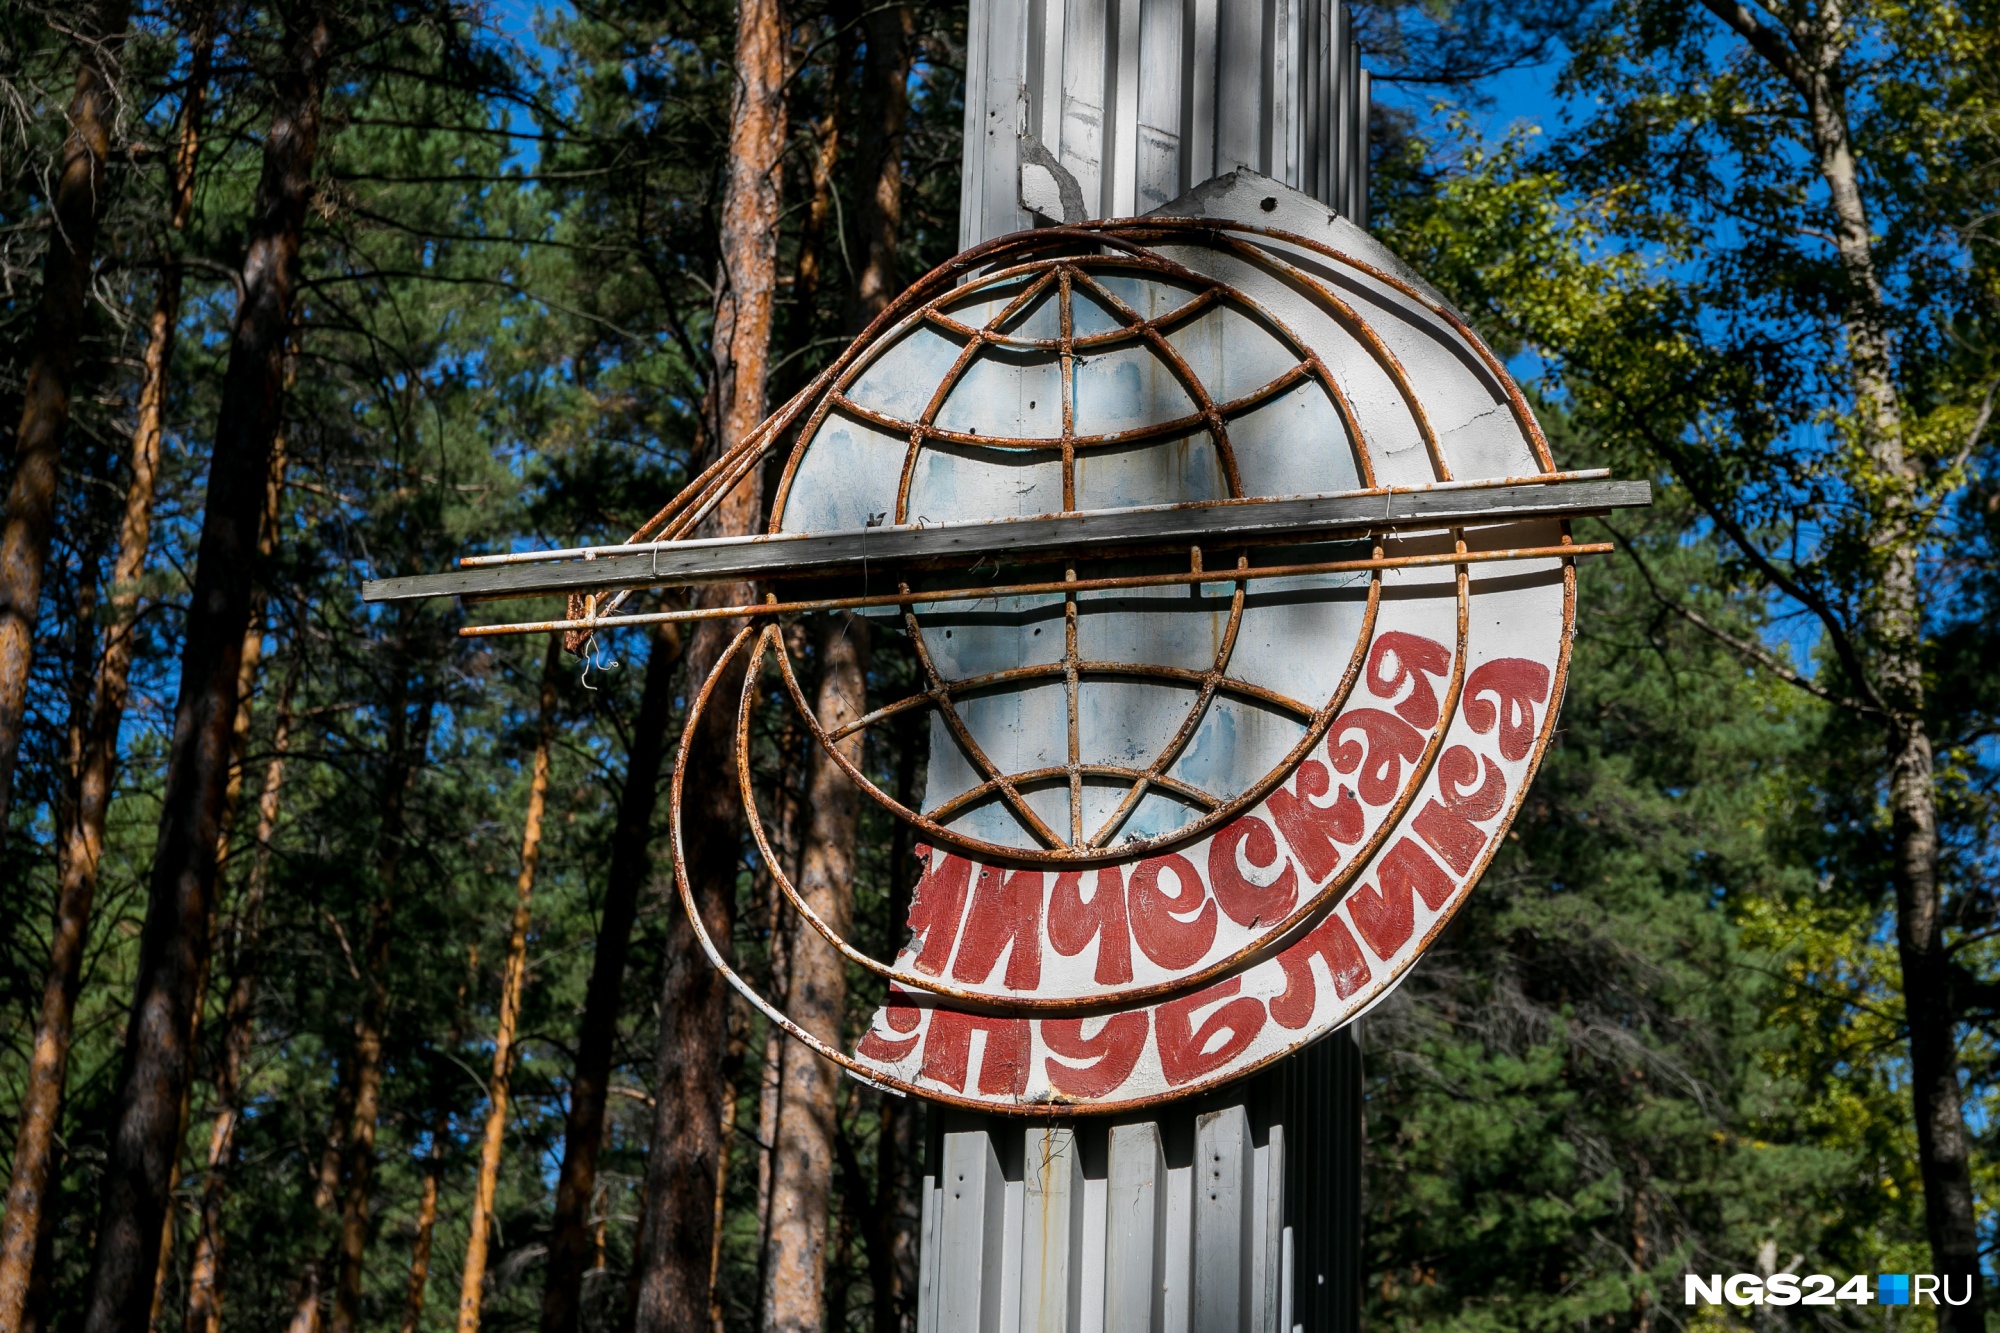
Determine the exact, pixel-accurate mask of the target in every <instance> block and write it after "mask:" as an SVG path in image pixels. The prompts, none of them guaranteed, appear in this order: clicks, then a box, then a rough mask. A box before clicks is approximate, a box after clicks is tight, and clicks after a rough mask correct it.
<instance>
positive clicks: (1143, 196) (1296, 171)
mask: <svg viewBox="0 0 2000 1333" xmlns="http://www.w3.org/2000/svg"><path fill="white" fill-rule="evenodd" d="M970 23H971V26H970V30H969V42H968V45H967V50H966V94H965V167H964V177H963V185H962V190H963V194H962V197H961V202H960V209H959V219H960V220H959V246H960V248H961V249H967V248H970V247H971V246H973V245H976V244H978V243H979V242H981V241H985V240H990V239H992V238H993V237H995V236H1004V235H1006V234H1008V233H1009V232H1015V231H1024V230H1026V229H1028V228H1030V227H1032V226H1034V225H1036V222H1037V219H1038V218H1039V219H1043V220H1048V221H1056V222H1081V221H1084V220H1087V219H1094V218H1111V217H1131V216H1134V215H1136V214H1141V213H1146V212H1150V211H1151V210H1153V209H1155V208H1158V207H1160V206H1161V205H1163V204H1165V203H1167V202H1168V201H1170V200H1172V199H1174V198H1177V197H1178V196H1180V195H1182V194H1185V193H1186V192H1187V191H1188V190H1190V189H1193V188H1194V187H1195V186H1197V185H1200V184H1202V183H1203V182H1205V181H1208V180H1212V179H1214V178H1215V177H1217V176H1223V175H1227V174H1228V173H1229V172H1231V171H1235V170H1237V169H1239V168H1248V169H1249V170H1251V171H1255V172H1258V173H1260V174H1262V175H1265V176H1269V177H1271V178H1272V179H1274V180H1277V181H1281V182H1283V183H1284V184H1286V185H1290V186H1292V187H1293V188H1294V189H1298V190H1301V191H1303V192H1305V193H1306V194H1309V195H1311V196H1313V197H1314V198H1316V199H1319V200H1320V201H1321V202H1323V203H1325V204H1327V205H1328V206H1330V207H1332V208H1334V209H1336V210H1337V211H1339V212H1340V213H1342V214H1343V215H1344V216H1347V217H1349V218H1354V219H1356V220H1359V219H1360V218H1361V216H1362V214H1363V213H1364V212H1365V209H1366V201H1365V194H1366V190H1367V170H1368V166H1367V134H1366V128H1365V127H1366V125H1367V101H1366V97H1367V94H1366V91H1365V88H1366V84H1365V82H1364V81H1363V80H1362V79H1361V78H1360V76H1359V72H1358V71H1359V67H1358V59H1359V51H1358V49H1357V48H1355V47H1354V45H1353V43H1352V40H1351V25H1350V24H1349V22H1348V18H1347V11H1346V9H1345V7H1344V6H1342V5H1340V4H1338V3H1337V0H1255V2H1254V3H1253V2H1252V0H1231V3H1227V4H1224V3H1221V0H972V11H971V18H970Z"/></svg>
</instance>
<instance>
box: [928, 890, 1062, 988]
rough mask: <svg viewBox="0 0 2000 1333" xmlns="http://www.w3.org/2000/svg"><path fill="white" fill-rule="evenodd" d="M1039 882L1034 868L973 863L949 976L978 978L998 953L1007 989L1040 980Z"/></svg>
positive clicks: (990, 967) (984, 976)
mask: <svg viewBox="0 0 2000 1333" xmlns="http://www.w3.org/2000/svg"><path fill="white" fill-rule="evenodd" d="M1042 883H1043V874H1042V872H1041V871H1039V870H1015V871H1002V870H1001V869H999V868H998V867H997V866H981V867H979V878H978V880H977V881H975V882H974V883H973V886H972V910H971V911H970V912H968V913H967V914H966V917H965V930H964V932H963V934H964V937H965V942H964V943H963V944H961V945H959V948H958V961H957V962H955V963H953V964H952V965H951V974H952V976H953V977H955V978H957V979H958V980H960V981H970V982H972V983H974V984H975V985H976V984H980V983H983V982H984V981H986V979H987V978H988V977H990V976H991V975H992V974H993V966H994V964H996V963H998V962H999V961H1000V955H1001V954H1002V953H1003V952H1004V953H1006V955H1007V980H1006V985H1007V988H1008V989H1009V990H1033V989H1035V987H1037V986H1039V985H1041V984H1042ZM1010 945H1011V946H1012V947H1011V948H1009V946H1010Z"/></svg>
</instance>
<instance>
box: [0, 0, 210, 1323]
mask: <svg viewBox="0 0 2000 1333" xmlns="http://www.w3.org/2000/svg"><path fill="white" fill-rule="evenodd" d="M208 26H210V25H209V23H208V22H206V21H205V23H204V29H206V28H207V27H208ZM212 40H213V39H212V37H211V36H210V35H209V33H208V32H207V31H204V32H202V33H201V34H200V35H199V36H198V37H197V38H196V41H195V44H194V68H193V70H192V71H191V73H190V75H189V84H188V95H187V102H186V104H185V105H184V106H183V107H182V110H181V146H180V154H179V158H178V161H177V164H176V170H175V174H174V176H173V178H172V180H171V182H170V194H171V202H170V215H169V219H168V221H169V223H170V225H171V226H172V227H173V228H174V229H175V230H179V229H180V228H182V227H184V226H185V225H186V223H187V216H188V211H189V205H190V204H191V203H192V201H193V198H194V192H193V188H192V187H193V167H194V153H195V146H196V144H197V142H198V135H199V133H200V128H201V124H200V122H201V105H202V99H203V96H204V95H205V93H206V89H207V83H208V63H209V47H210V44H211V42H212ZM180 282H181V275H180V266H179V264H178V263H176V262H175V261H174V259H173V257H172V256H171V255H169V256H168V257H167V258H166V259H165V261H164V262H163V263H162V264H161V266H160V279H159V286H158V288H157V289H156V291H155V293H154V300H153V314H152V318H151V320H150V321H149V323H148V328H147V332H148V338H147V341H146V353H145V377H144V380H143V382H142V383H141V386H140V390H139V410H138V420H137V424H136V425H135V427H134V429H133V432H132V461H131V468H132V477H131V480H130V481H129V482H128V483H127V485H126V489H125V513H124V517H123V520H122V522H121V523H120V525H119V533H118V554H117V557H116V558H115V560H114V562H113V566H112V575H111V596H110V598H109V602H110V610H111V617H110V620H111V623H110V626H109V627H108V628H107V630H106V631H105V636H104V648H103V653H102V656H101V657H100V658H99V661H98V667H97V679H96V683H95V687H94V689H93V691H92V700H91V705H90V716H89V721H88V723H87V724H86V726H87V729H86V731H85V733H84V735H83V736H82V737H81V744H80V746H79V753H80V757H79V762H78V765H77V773H76V798H75V805H74V809H73V810H72V812H71V813H70V817H69V818H68V819H67V820H65V821H64V822H63V828H62V829H61V832H60V841H59V842H58V844H57V849H56V882H57V891H56V927H55V930H54V931H53V932H52V936H51V941H50V944H51V947H50V951H49V952H50V957H49V975H48V981H47V983H46V985H45V986H44V988H43V991H42V1010H41V1015H40V1018H39V1020H38V1022H37V1024H36V1030H35V1038H34V1045H33V1047H32V1055H31V1057H30V1060H29V1065H28V1072H27V1079H26V1083H25V1086H24V1087H23V1089H22V1093H21V1123H20V1130H19V1132H18V1134H17V1136H16V1138H15V1143H14V1157H13V1173H12V1176H11V1178H10V1180H9V1182H8V1188H7V1211H6V1216H5V1219H4V1221H0V1328H19V1327H21V1324H22V1320H23V1318H24V1313H25V1312H24V1308H23V1304H24V1302H25V1300H26V1296H27V1292H28V1291H29V1289H30V1288H31V1287H32V1286H33V1285H34V1280H35V1279H34V1276H33V1267H34V1262H35V1261H34V1255H35V1252H36V1250H37V1248H38V1246H37V1243H36V1232H37V1230H38V1228H39V1227H40V1225H41V1211H42V1206H43V1199H44V1198H45V1197H46V1195H47V1193H48V1190H49V1183H50V1180H51V1172H52V1170H53V1162H54V1160H55V1156H54V1153H55V1133H56V1129H57V1126H58V1124H59V1123H60V1121H61V1118H62V1093H63V1083H64V1081H65V1078H66V1077H67V1071H68V1065H69V1042H70V1025H71V1022H72V1019H73V1018H74V1015H75V1012H76V992H77V986H78V985H79V983H80V981H81V977H82V968H83V948H84V943H85V941H86V939H87V937H88V935H89V929H90V913H91V909H92V906H93V904H94V903H95V901H96V897H97V866H98V861H99V859H100V857H101V856H102V854H103V848H104V821H105V816H106V814H107V812H108V811H109V809H110V806H111V783H112V774H113V770H114V769H115V768H116V766H117V760H118V728H119V725H120V723H121V722H122V721H123V720H124V714H125V696H126V682H127V679H128V677H129V676H130V674H131V666H132V646H133V639H132V624H133V621H134V620H135V619H136V618H137V614H138V602H139V597H138V586H137V585H138V579H139V576H140V575H141V574H142V573H143V572H144V571H145V567H146V548H147V545H148V544H149V541H150V538H151V532H152V522H153V494H154V490H155V488H156V485H157V482H158V477H159V464H160V414H161V409H162V406H163V404H164V402H165V399H166V382H167V370H168V366H169V364H170V361H171V357H172V348H173V336H174V328H175V325H176V324H177V323H178V322H179V319H180ZM79 632H80V633H81V632H83V631H81V630H79ZM3 808H4V800H3V799H0V810H3ZM0 819H4V813H3V812H0Z"/></svg>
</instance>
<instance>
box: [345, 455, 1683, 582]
mask: <svg viewBox="0 0 2000 1333" xmlns="http://www.w3.org/2000/svg"><path fill="white" fill-rule="evenodd" d="M1651 499H1652V487H1651V486H1650V485H1649V484H1648V483H1646V482H1643V481H1595V480H1586V481H1568V482H1555V483H1544V484H1533V485H1521V486H1488V487H1481V488H1453V487H1449V486H1443V487H1437V488H1434V489H1429V490H1417V491H1399V492H1387V493H1384V492H1375V493H1372V494H1360V495H1352V494H1350V495H1317V496H1299V497H1293V498H1288V499H1279V500H1241V501H1225V502H1221V503H1216V504H1190V505H1168V506H1156V507H1149V508H1143V509H1119V510H1101V511H1098V512H1095V513H1082V514H1069V515H1063V516H1060V517H1049V518H1022V519H1005V520H1000V521H996V522H985V523H946V524H940V525H936V526H929V527H918V526H914V525H911V526H903V527H886V526H885V527H880V528H863V529H859V530H855V531H849V532H829V533H815V534H811V535H800V536H790V535H781V536H772V537H726V538H720V539H716V540H710V541H683V542H672V543H661V544H660V545H659V547H658V548H657V549H643V550H636V551H635V550H630V549H627V550H625V551H623V552H622V553H620V554H606V555H599V556H595V557H594V558H591V559H570V560H564V561H559V562H547V563H539V562H538V563H533V564H510V565H482V566H477V567H474V568H469V569H456V570H452V571H451V572H449V573H445V574H418V575H413V576H410V577H407V578H392V579H373V580H370V581H369V582H367V583H365V584H363V585H362V597H363V598H364V599H366V600H367V601H371V602H390V601H407V600H412V599H416V598H425V597H491V596H526V595H531V594H538V593H570V592H589V591H594V590H600V589H605V588H631V587H668V586H674V585H680V584H689V583H705V582H715V581H722V580H733V579H759V578H765V579H768V578H803V577H829V576H834V575H841V574H858V573H862V572H865V571H876V572H887V571H889V570H892V569H912V568H925V567H942V566H951V565H961V566H962V565H964V564H966V563H967V562H969V561H973V560H982V559H983V560H988V561H991V560H994V559H997V558H1004V559H1005V560H1006V561H1007V562H1008V563H1015V564H1018V563H1021V562H1023V561H1024V560H1026V559H1028V558H1031V557H1033V556H1036V555H1044V554H1045V555H1049V556H1054V555H1058V554H1072V553H1084V552H1088V553H1090V554H1093V555H1097V556H1104V555H1109V554H1119V553H1132V552H1139V551H1145V550H1159V549H1166V548H1176V547H1185V546H1188V545H1201V544H1203V543H1214V544H1215V545H1216V546H1217V547H1218V548H1220V547H1228V546H1242V545H1252V546H1254V545H1264V544H1270V543H1277V542H1287V541H1303V540H1311V539H1315V538H1324V537H1335V536H1340V535H1344V534H1353V533H1361V532H1369V531H1383V530H1386V529H1390V528H1411V527H1431V528H1435V527H1440V526H1444V525H1447V524H1458V523H1497V522H1504V521H1508V520H1513V519H1522V518H1576V517H1581V516H1584V515H1588V514H1603V513H1608V512H1609V511H1611V510H1613V509H1624V508H1630V507H1635V506H1643V505H1646V504H1649V503H1651Z"/></svg>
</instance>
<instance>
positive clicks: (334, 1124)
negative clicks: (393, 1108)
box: [285, 1060, 355, 1333]
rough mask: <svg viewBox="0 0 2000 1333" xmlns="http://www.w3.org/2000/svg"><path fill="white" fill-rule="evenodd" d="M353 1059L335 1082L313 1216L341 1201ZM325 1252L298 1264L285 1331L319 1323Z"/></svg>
mask: <svg viewBox="0 0 2000 1333" xmlns="http://www.w3.org/2000/svg"><path fill="white" fill-rule="evenodd" d="M354 1097H355V1087H354V1062H353V1061H352V1060H349V1061H346V1062H344V1063H342V1065H341V1067H340V1074H339V1077H338V1080H337V1081H336V1082H335V1084H334V1093H333V1115H332V1116H331V1117H330V1120H329V1128H328V1129H327V1135H326V1146H325V1147H324V1148H322V1149H321V1150H320V1155H319V1166H318V1168H317V1169H316V1170H315V1171H314V1172H313V1198H312V1207H313V1214H314V1217H315V1218H316V1219H319V1218H327V1217H332V1216H334V1205H335V1204H337V1203H339V1202H340V1163H341V1157H342V1153H343V1150H344V1149H345V1148H346V1146H347V1123H348V1121H349V1120H350V1119H352V1118H353V1115H354ZM326 1268H327V1255H326V1254H325V1253H324V1252H321V1253H318V1254H315V1255H313V1257H312V1258H310V1259H308V1260H306V1262H305V1263H304V1264H302V1265H300V1269H299V1275H298V1277H297V1278H296V1279H294V1280H293V1283H292V1317H291V1320H290V1321H289V1322H288V1323H287V1324H286V1326H285V1327H286V1333H317V1330H318V1328H319V1326H320V1304H321V1301H320V1297H321V1295H322V1294H323V1292H324V1290H325V1287H326Z"/></svg>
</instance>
